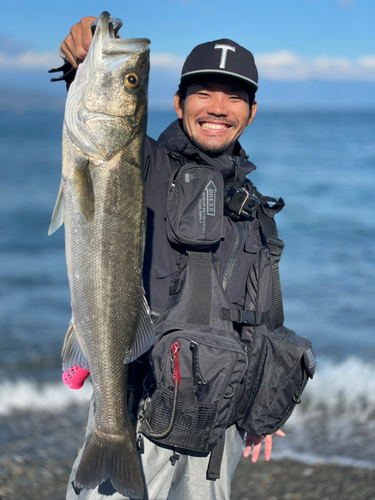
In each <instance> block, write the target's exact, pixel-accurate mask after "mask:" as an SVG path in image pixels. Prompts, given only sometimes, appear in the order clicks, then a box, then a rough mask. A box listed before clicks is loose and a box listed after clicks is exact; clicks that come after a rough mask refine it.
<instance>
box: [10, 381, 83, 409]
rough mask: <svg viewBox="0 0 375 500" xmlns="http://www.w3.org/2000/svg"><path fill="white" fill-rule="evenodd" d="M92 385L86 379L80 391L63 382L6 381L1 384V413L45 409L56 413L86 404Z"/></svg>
mask: <svg viewBox="0 0 375 500" xmlns="http://www.w3.org/2000/svg"><path fill="white" fill-rule="evenodd" d="M91 394H92V386H91V384H90V383H89V382H88V381H86V383H85V385H84V386H83V387H82V388H81V389H80V390H78V391H75V390H72V389H69V388H68V387H66V386H65V385H64V384H63V382H62V381H61V382H58V381H56V382H49V383H37V382H33V381H29V380H16V381H14V382H11V381H10V380H7V381H4V382H2V383H1V385H0V415H10V414H11V413H13V412H16V411H36V412H38V411H43V412H48V413H54V412H57V411H61V410H63V409H64V408H67V407H69V406H71V405H74V404H86V403H87V402H88V401H89V400H90V398H91Z"/></svg>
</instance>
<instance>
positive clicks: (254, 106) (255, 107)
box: [246, 99, 258, 127]
mask: <svg viewBox="0 0 375 500" xmlns="http://www.w3.org/2000/svg"><path fill="white" fill-rule="evenodd" d="M257 109H258V103H257V102H256V100H255V99H254V101H253V104H252V106H251V110H250V116H249V121H248V122H247V125H246V126H247V127H248V126H249V125H250V123H251V122H252V121H253V120H254V118H255V115H256V112H257Z"/></svg>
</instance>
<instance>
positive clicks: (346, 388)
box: [0, 357, 375, 469]
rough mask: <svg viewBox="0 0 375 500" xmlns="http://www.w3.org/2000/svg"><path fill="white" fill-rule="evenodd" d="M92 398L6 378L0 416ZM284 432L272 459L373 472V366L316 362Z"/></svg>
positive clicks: (0, 389)
mask: <svg viewBox="0 0 375 500" xmlns="http://www.w3.org/2000/svg"><path fill="white" fill-rule="evenodd" d="M91 395H92V386H91V383H90V382H89V381H86V383H85V385H84V387H83V388H82V389H80V390H78V391H73V390H71V389H69V388H67V387H66V386H65V385H64V384H63V383H62V382H59V381H53V382H49V383H37V382H32V381H29V380H16V381H14V382H11V381H10V380H7V381H5V382H3V383H2V384H1V385H0V415H10V414H12V413H13V412H17V411H34V412H44V413H56V412H59V411H63V410H64V409H66V408H67V407H69V406H71V405H74V404H87V403H88V401H89V400H90V397H91ZM283 430H284V431H285V433H286V437H285V438H283V439H282V438H280V437H278V436H275V437H274V440H273V443H274V445H273V457H274V458H275V459H282V458H286V457H287V458H292V459H294V460H298V461H300V462H304V463H307V464H313V463H336V464H339V465H344V466H354V467H361V468H370V469H375V449H374V446H373V436H374V433H375V364H374V363H370V362H364V361H363V360H361V359H359V358H356V357H352V358H348V359H346V360H345V361H343V362H341V363H332V362H331V361H330V360H329V359H322V358H320V359H319V360H318V366H317V370H316V375H315V377H314V379H313V380H310V381H309V383H308V384H307V387H306V390H305V392H304V393H303V395H302V403H301V404H300V405H297V406H296V409H295V411H294V413H293V414H292V416H291V418H290V419H289V420H288V422H287V423H286V424H285V426H284V427H283Z"/></svg>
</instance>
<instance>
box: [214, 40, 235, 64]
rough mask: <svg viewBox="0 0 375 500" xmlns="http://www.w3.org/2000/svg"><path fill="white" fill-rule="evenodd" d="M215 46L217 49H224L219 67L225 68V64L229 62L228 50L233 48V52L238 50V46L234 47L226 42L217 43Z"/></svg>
mask: <svg viewBox="0 0 375 500" xmlns="http://www.w3.org/2000/svg"><path fill="white" fill-rule="evenodd" d="M214 48H215V49H222V53H221V59H220V66H219V68H221V69H224V68H225V64H226V62H227V54H228V50H232V51H233V52H236V47H232V46H231V45H224V44H220V43H217V44H216V45H215V47H214Z"/></svg>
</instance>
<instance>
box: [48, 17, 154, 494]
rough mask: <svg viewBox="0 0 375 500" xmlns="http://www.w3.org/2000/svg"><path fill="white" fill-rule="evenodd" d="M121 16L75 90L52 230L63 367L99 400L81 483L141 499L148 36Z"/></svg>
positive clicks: (149, 335)
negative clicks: (126, 29)
mask: <svg viewBox="0 0 375 500" xmlns="http://www.w3.org/2000/svg"><path fill="white" fill-rule="evenodd" d="M115 21H117V22H118V21H119V20H113V19H112V18H111V17H110V14H108V12H103V14H102V15H101V17H100V20H99V21H98V24H97V27H96V31H95V34H94V37H93V41H92V43H91V46H90V50H89V52H88V55H87V58H86V60H85V61H84V63H83V64H81V65H80V66H79V68H78V71H77V75H76V78H75V81H74V82H73V84H72V85H71V87H70V90H69V93H68V97H67V102H66V110H65V120H64V131H63V168H62V182H61V187H60V192H59V195H58V199H57V203H56V207H55V210H54V213H53V216H52V222H51V227H50V230H49V234H51V233H53V232H54V231H55V230H56V229H57V228H58V227H59V226H60V225H61V224H62V223H63V222H64V224H65V244H66V260H67V268H68V276H69V285H70V291H71V303H72V321H71V324H70V328H69V330H68V333H67V336H66V339H65V343H64V348H63V365H64V369H66V368H69V367H70V366H72V365H80V366H82V367H83V368H86V369H88V370H89V371H90V375H91V381H92V385H93V390H94V397H95V426H94V429H93V431H92V432H91V434H90V435H89V436H88V437H87V440H86V443H85V446H84V449H83V453H82V457H81V462H80V465H79V467H78V470H77V473H76V477H75V481H74V482H75V486H76V487H77V488H81V489H91V488H94V487H96V486H97V485H99V484H101V483H103V482H104V481H105V480H106V479H108V478H110V480H111V482H112V484H113V486H114V487H115V489H116V490H117V491H119V492H120V493H121V494H122V495H124V496H130V497H131V498H143V492H144V485H143V479H142V475H141V471H140V466H139V461H138V456H137V452H136V444H135V437H134V431H133V428H132V425H131V422H130V419H129V417H128V414H127V408H126V392H127V363H129V362H130V361H132V360H134V359H136V358H137V357H138V356H140V355H141V354H142V353H143V352H145V351H146V350H147V349H148V348H149V347H150V345H151V344H152V343H153V340H154V332H153V327H152V322H151V319H150V316H149V309H148V306H147V302H146V299H145V297H144V290H143V285H142V260H143V250H144V239H145V234H144V233H145V206H144V196H143V171H142V166H143V145H144V138H145V134H146V122H147V87H148V73H149V48H148V47H149V43H150V41H149V40H147V39H127V40H126V39H120V38H117V37H116V33H117V28H116V29H114V26H115V25H116V22H115ZM120 23H121V21H120Z"/></svg>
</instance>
